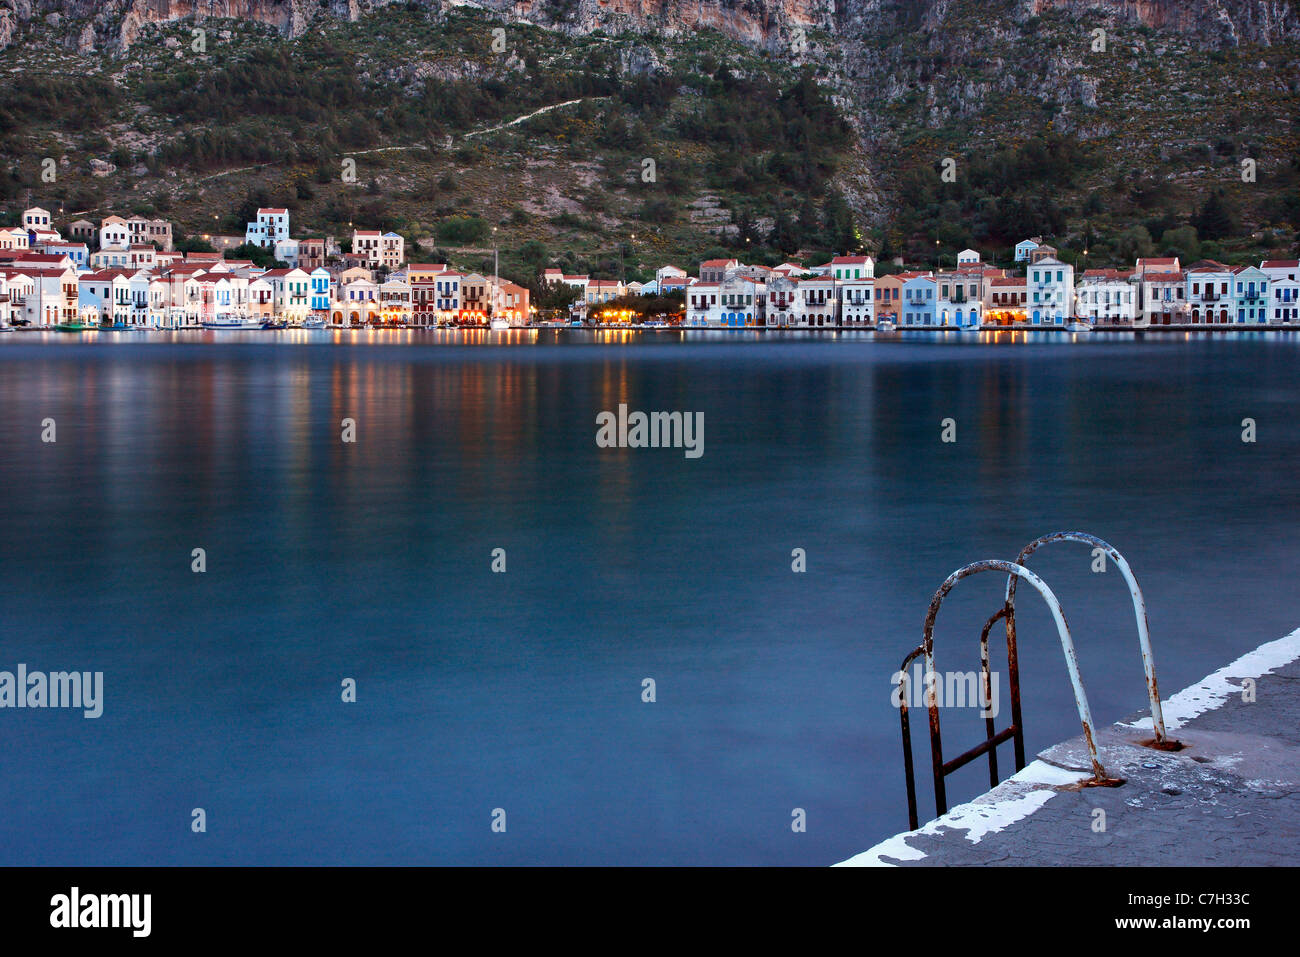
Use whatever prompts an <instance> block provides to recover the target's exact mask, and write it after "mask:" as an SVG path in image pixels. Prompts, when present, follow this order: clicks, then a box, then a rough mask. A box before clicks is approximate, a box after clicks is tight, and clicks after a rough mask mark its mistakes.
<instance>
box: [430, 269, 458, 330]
mask: <svg viewBox="0 0 1300 957" xmlns="http://www.w3.org/2000/svg"><path fill="white" fill-rule="evenodd" d="M464 281H465V274H464V273H461V272H457V271H456V270H454V269H447V270H444V271H442V272H440V273H439V274H438V275H437V276H436V277H435V280H434V297H435V298H434V308H435V310H436V312H437V316H436V318H437V320H438V321H440V322H450V321H453V320H455V319H456V318H457V317H459V316H460V312H461V308H462V305H463V303H462V301H461V292H462V288H461V284H462V283H463V282H464Z"/></svg>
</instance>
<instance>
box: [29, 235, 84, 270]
mask: <svg viewBox="0 0 1300 957" xmlns="http://www.w3.org/2000/svg"><path fill="white" fill-rule="evenodd" d="M41 252H43V253H44V254H45V255H47V256H66V257H67V258H68V259H69V260H71V261H72V265H73V266H75V267H76V268H77V269H85V268H87V267H88V266H89V264H90V247H88V246H87V245H86V244H85V243H70V242H64V241H63V240H57V241H55V242H47V243H44V244H43V245H42V246H41Z"/></svg>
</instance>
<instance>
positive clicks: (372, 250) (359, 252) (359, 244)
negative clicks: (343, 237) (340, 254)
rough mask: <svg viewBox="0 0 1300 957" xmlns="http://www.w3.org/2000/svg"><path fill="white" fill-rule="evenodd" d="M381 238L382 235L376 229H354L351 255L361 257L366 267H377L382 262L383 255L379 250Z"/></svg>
mask: <svg viewBox="0 0 1300 957" xmlns="http://www.w3.org/2000/svg"><path fill="white" fill-rule="evenodd" d="M382 238H383V237H382V234H381V233H380V232H379V230H377V229H354V230H353V231H352V254H353V255H354V256H361V257H362V258H363V259H364V260H365V263H366V265H368V266H371V267H376V266H379V265H380V264H381V263H382V262H383V253H382V252H381V249H380V246H381V239H382Z"/></svg>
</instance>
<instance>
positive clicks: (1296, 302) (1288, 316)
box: [1268, 279, 1300, 325]
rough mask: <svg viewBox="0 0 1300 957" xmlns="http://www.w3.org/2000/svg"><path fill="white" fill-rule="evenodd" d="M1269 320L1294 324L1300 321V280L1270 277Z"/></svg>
mask: <svg viewBox="0 0 1300 957" xmlns="http://www.w3.org/2000/svg"><path fill="white" fill-rule="evenodd" d="M1268 291H1269V298H1270V312H1269V322H1275V323H1285V324H1290V325H1294V324H1296V323H1300V311H1297V310H1300V280H1298V279H1270V280H1269V283H1268Z"/></svg>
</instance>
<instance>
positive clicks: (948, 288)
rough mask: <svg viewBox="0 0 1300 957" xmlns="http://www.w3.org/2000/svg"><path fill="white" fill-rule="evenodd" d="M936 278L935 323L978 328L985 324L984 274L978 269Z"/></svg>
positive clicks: (943, 274) (964, 270) (941, 275)
mask: <svg viewBox="0 0 1300 957" xmlns="http://www.w3.org/2000/svg"><path fill="white" fill-rule="evenodd" d="M934 278H935V283H936V289H937V293H936V296H937V298H936V299H935V307H934V319H935V324H936V325H939V326H955V327H956V328H958V329H978V328H979V326H980V324H981V323H982V322H983V321H984V300H983V291H982V287H983V284H984V275H983V273H982V272H980V271H979V270H978V269H963V270H958V271H957V272H952V273H942V272H941V273H938V274H937V275H936V276H935V277H934Z"/></svg>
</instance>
